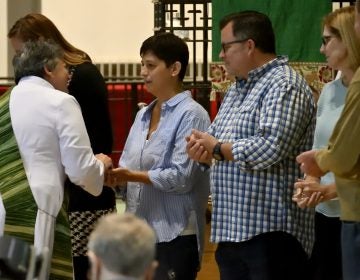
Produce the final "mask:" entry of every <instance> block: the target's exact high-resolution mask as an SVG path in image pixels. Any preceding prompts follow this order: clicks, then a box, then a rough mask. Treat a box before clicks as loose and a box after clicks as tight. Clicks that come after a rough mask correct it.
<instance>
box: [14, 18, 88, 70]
mask: <svg viewBox="0 0 360 280" xmlns="http://www.w3.org/2000/svg"><path fill="white" fill-rule="evenodd" d="M14 37H16V38H19V39H20V40H22V41H23V42H26V41H37V40H39V39H44V40H51V41H53V42H54V43H56V44H58V45H59V46H60V47H61V48H62V49H63V51H64V61H65V63H66V64H68V65H78V64H81V63H83V62H86V61H90V62H91V58H90V56H89V55H88V54H87V53H86V52H84V51H82V50H79V49H78V48H75V47H74V46H73V45H71V44H70V43H69V42H68V41H67V40H66V39H65V38H64V36H63V35H62V34H61V32H60V31H59V29H57V27H56V26H55V24H54V23H53V22H52V21H51V20H50V19H48V18H47V17H46V16H44V15H42V14H36V13H31V14H27V15H26V16H24V17H22V18H20V19H18V20H17V21H16V22H15V24H14V25H13V26H12V27H11V28H10V30H9V33H8V38H14Z"/></svg>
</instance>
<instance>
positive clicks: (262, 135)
mask: <svg viewBox="0 0 360 280" xmlns="http://www.w3.org/2000/svg"><path fill="white" fill-rule="evenodd" d="M314 127H315V105H314V102H313V98H312V92H311V90H310V88H309V87H308V85H307V84H306V82H305V80H304V79H303V77H302V76H300V75H299V74H298V73H297V72H295V71H294V70H293V69H292V68H291V67H289V66H288V60H287V58H286V57H281V56H279V57H277V58H276V59H274V60H272V61H270V62H269V63H267V64H265V65H263V66H262V67H259V68H257V69H254V70H252V71H251V72H250V73H249V75H248V79H247V80H238V81H236V82H235V83H234V84H233V85H232V86H231V87H230V89H229V90H228V92H227V94H226V96H225V98H224V100H223V103H222V105H221V107H220V110H219V113H218V114H217V116H216V118H215V120H214V122H213V124H212V125H211V126H210V128H209V130H208V132H209V133H210V134H211V135H213V136H214V137H216V138H217V139H218V140H219V141H221V142H230V143H233V146H232V153H233V156H234V159H235V160H234V161H226V160H225V161H218V162H216V163H215V164H214V165H213V167H212V172H211V184H212V186H211V188H212V201H213V212H212V227H211V241H213V242H225V241H229V242H241V241H245V240H248V239H251V238H252V237H254V236H256V235H258V234H261V233H265V232H272V231H284V232H288V233H290V234H292V235H293V236H295V237H296V238H297V239H298V240H299V241H300V242H301V243H302V245H303V247H304V249H305V250H306V251H307V252H308V253H310V251H311V248H312V244H313V210H311V209H305V210H302V209H300V208H298V207H297V205H296V203H294V202H292V200H291V197H292V195H293V190H294V183H295V181H296V180H297V179H298V178H300V177H302V174H301V172H300V169H299V166H298V164H297V163H296V160H295V158H296V156H297V155H298V154H299V153H301V152H303V151H306V150H310V149H311V147H312V141H313V132H314Z"/></svg>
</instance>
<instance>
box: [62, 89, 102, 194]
mask: <svg viewBox="0 0 360 280" xmlns="http://www.w3.org/2000/svg"><path fill="white" fill-rule="evenodd" d="M57 131H58V135H59V144H60V153H61V161H62V164H63V166H64V168H65V173H66V174H67V175H68V176H69V179H70V180H71V181H72V182H73V183H74V184H76V185H79V186H82V187H83V188H84V190H86V191H87V192H89V193H90V194H92V195H99V194H100V193H101V191H102V186H103V181H104V165H103V163H102V162H101V161H99V160H98V159H96V157H95V156H94V154H93V152H92V149H91V147H90V141H89V137H88V134H87V132H86V128H85V124H84V120H83V118H82V115H81V111H80V107H79V105H78V103H77V102H76V100H75V99H74V98H73V97H70V96H69V98H65V99H64V100H63V101H62V104H60V105H59V106H58V117H57Z"/></svg>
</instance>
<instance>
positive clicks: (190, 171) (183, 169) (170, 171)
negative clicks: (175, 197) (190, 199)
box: [148, 111, 210, 193]
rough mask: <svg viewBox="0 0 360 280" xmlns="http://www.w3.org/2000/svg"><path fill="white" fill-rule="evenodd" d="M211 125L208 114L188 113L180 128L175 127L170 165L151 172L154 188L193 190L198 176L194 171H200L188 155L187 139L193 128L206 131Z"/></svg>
mask: <svg viewBox="0 0 360 280" xmlns="http://www.w3.org/2000/svg"><path fill="white" fill-rule="evenodd" d="M178 117H179V118H180V117H181V116H178ZM209 125H210V119H209V117H208V115H207V114H206V113H203V114H201V115H196V114H195V112H191V111H188V112H187V113H186V114H185V115H184V116H182V117H181V122H180V124H179V126H178V128H175V127H174V133H175V136H174V146H173V149H172V152H171V155H170V157H169V163H168V164H166V167H164V168H156V169H153V170H149V173H148V174H149V177H150V180H151V182H152V184H153V187H154V188H156V189H159V190H161V191H164V192H175V193H186V192H189V191H190V190H191V189H192V185H193V184H192V182H193V181H194V178H193V177H194V176H196V173H195V172H194V170H195V169H199V166H198V165H197V163H196V162H195V161H193V160H191V159H190V158H189V157H188V155H187V153H186V144H187V142H186V140H185V137H186V136H188V135H190V134H191V130H192V129H193V128H195V129H198V130H201V131H206V130H207V129H208V127H209ZM204 172H207V171H204Z"/></svg>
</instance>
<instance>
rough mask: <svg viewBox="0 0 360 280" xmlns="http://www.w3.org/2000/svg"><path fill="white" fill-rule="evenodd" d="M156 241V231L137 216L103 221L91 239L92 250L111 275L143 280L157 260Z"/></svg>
mask: <svg viewBox="0 0 360 280" xmlns="http://www.w3.org/2000/svg"><path fill="white" fill-rule="evenodd" d="M155 245H156V237H155V233H154V231H153V230H152V228H151V227H150V226H149V225H148V224H147V223H146V222H145V221H143V220H141V219H140V218H138V217H136V216H135V215H133V214H130V213H125V214H122V215H119V214H109V215H106V216H105V217H103V218H101V219H100V221H99V223H98V224H97V225H96V227H95V229H94V231H93V232H92V233H91V235H90V238H89V244H88V248H89V250H91V251H92V252H93V253H94V254H95V255H96V256H97V257H98V258H100V259H101V261H102V263H103V265H104V266H105V267H106V269H108V270H109V271H111V272H113V273H116V274H120V275H123V276H128V277H136V278H138V277H141V276H143V274H144V273H145V271H146V269H147V268H148V267H149V266H150V265H151V264H152V262H153V261H154V259H155Z"/></svg>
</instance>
